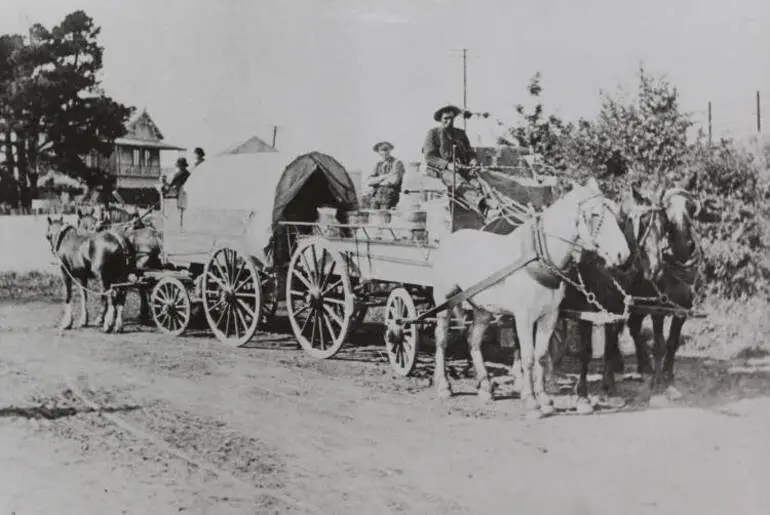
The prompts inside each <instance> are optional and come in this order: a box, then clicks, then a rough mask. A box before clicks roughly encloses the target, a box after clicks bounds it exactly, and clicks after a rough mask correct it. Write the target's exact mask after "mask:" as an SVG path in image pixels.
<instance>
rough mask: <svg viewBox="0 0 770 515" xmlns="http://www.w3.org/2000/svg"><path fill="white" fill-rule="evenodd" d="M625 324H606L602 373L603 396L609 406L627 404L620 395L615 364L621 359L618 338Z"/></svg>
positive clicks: (618, 406) (616, 406) (615, 407)
mask: <svg viewBox="0 0 770 515" xmlns="http://www.w3.org/2000/svg"><path fill="white" fill-rule="evenodd" d="M622 330H623V326H622V325H620V324H607V325H605V326H604V341H605V347H604V372H603V374H602V394H603V395H602V396H603V397H604V403H605V404H606V405H607V406H608V407H609V408H614V409H617V408H622V407H623V406H625V405H626V401H625V399H623V398H622V397H619V396H618V389H617V385H616V384H615V373H616V371H617V369H616V368H615V365H616V364H617V363H618V362H619V361H621V354H620V345H619V344H618V340H619V337H620V332H621V331H622Z"/></svg>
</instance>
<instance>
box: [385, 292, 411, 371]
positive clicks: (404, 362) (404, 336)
mask: <svg viewBox="0 0 770 515" xmlns="http://www.w3.org/2000/svg"><path fill="white" fill-rule="evenodd" d="M413 318H417V308H416V307H415V305H414V299H413V298H412V296H411V295H410V294H409V292H408V291H406V289H404V288H396V289H395V290H393V291H392V292H390V295H389V296H388V301H387V303H386V304H385V349H386V350H387V352H388V358H389V359H390V365H391V366H392V367H393V370H395V371H396V373H397V374H398V375H400V376H404V377H405V376H408V375H409V374H410V373H411V372H412V370H414V364H415V360H416V358H417V347H418V346H419V343H420V326H419V325H417V324H411V325H408V326H404V325H399V324H398V323H397V321H398V320H405V319H413Z"/></svg>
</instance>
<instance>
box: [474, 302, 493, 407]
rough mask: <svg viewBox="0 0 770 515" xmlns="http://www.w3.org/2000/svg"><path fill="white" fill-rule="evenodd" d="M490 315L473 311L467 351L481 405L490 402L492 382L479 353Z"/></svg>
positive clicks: (480, 311) (476, 310)
mask: <svg viewBox="0 0 770 515" xmlns="http://www.w3.org/2000/svg"><path fill="white" fill-rule="evenodd" d="M491 320H492V315H491V314H490V313H487V312H486V311H482V310H478V309H474V310H473V324H472V325H471V330H470V337H469V338H468V349H469V350H470V354H471V359H472V360H473V368H474V370H475V371H476V384H477V385H478V396H479V401H480V402H482V403H486V402H489V401H490V400H492V382H491V381H490V380H489V373H488V372H487V367H486V365H485V364H484V356H483V355H482V353H481V342H482V340H483V338H484V333H485V332H486V330H487V328H488V327H489V323H490V321H491Z"/></svg>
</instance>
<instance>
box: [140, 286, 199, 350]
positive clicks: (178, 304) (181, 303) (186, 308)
mask: <svg viewBox="0 0 770 515" xmlns="http://www.w3.org/2000/svg"><path fill="white" fill-rule="evenodd" d="M150 309H151V311H152V318H153V320H154V321H155V325H156V326H157V327H158V329H159V330H160V331H162V332H164V333H166V334H170V335H173V336H181V335H182V334H183V333H184V332H185V331H186V330H187V328H188V327H189V326H190V320H191V318H192V303H191V302H190V295H189V294H188V293H187V288H186V287H185V285H184V284H182V282H181V281H180V280H179V279H176V278H169V277H167V278H164V279H161V280H160V281H158V283H157V284H156V285H155V287H154V288H153V289H152V293H151V294H150Z"/></svg>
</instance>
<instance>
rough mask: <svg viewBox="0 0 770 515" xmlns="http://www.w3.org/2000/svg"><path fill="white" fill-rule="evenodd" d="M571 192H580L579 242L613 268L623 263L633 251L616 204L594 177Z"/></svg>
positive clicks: (584, 248) (578, 244) (579, 245)
mask: <svg viewBox="0 0 770 515" xmlns="http://www.w3.org/2000/svg"><path fill="white" fill-rule="evenodd" d="M573 192H574V193H573ZM571 193H573V194H576V195H578V203H577V205H578V207H577V209H578V216H577V220H576V224H577V241H576V242H575V243H576V244H577V246H578V247H579V248H580V249H582V250H587V251H591V252H595V253H596V254H598V255H599V256H600V257H602V258H603V259H604V260H605V262H606V264H607V266H608V267H610V268H614V267H617V266H620V265H622V264H624V263H625V262H626V261H627V260H628V258H629V257H630V255H631V251H630V249H629V247H628V243H627V242H626V238H625V235H624V234H623V231H622V230H621V228H620V225H619V224H618V218H617V215H618V207H617V205H616V204H614V203H612V202H611V201H610V200H609V199H607V198H606V197H605V196H604V194H603V193H602V191H601V188H600V186H599V183H598V182H597V181H596V179H594V178H593V177H591V178H590V179H588V181H587V182H586V184H585V185H583V186H581V185H579V184H577V183H576V184H575V185H574V186H573V189H572V192H571ZM577 258H578V259H577V260H578V261H579V259H580V256H577Z"/></svg>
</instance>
